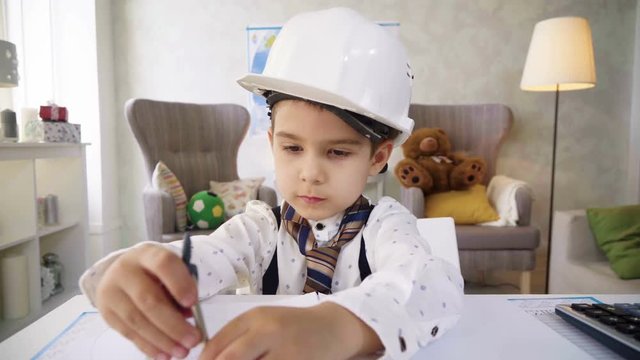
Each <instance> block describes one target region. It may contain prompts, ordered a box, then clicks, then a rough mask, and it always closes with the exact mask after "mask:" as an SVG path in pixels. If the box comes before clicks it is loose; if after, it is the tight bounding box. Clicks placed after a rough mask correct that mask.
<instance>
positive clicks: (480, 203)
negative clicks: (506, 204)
mask: <svg viewBox="0 0 640 360" xmlns="http://www.w3.org/2000/svg"><path fill="white" fill-rule="evenodd" d="M424 216H425V217H427V218H432V217H452V218H453V221H454V222H455V223H456V225H464V224H478V223H482V222H487V221H494V220H498V219H499V218H500V217H499V216H498V213H496V211H495V210H494V209H493V207H491V204H489V199H488V198H487V191H486V188H485V187H484V186H483V185H479V184H478V185H474V186H472V187H471V188H470V189H468V190H459V191H447V192H441V193H435V194H432V195H429V196H427V197H426V198H425V205H424Z"/></svg>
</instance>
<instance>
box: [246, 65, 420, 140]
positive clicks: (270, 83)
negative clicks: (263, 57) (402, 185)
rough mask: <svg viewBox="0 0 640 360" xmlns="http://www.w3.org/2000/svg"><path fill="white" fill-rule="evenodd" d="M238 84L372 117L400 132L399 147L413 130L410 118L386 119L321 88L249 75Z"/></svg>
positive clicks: (397, 138) (261, 92)
mask: <svg viewBox="0 0 640 360" xmlns="http://www.w3.org/2000/svg"><path fill="white" fill-rule="evenodd" d="M238 84H240V86H242V87H243V88H245V89H247V90H249V91H251V92H252V93H255V94H258V95H263V94H264V92H265V91H276V92H280V93H284V94H288V95H293V96H296V97H299V98H303V99H307V100H311V101H315V102H319V103H322V104H327V105H332V106H335V107H338V108H340V109H344V110H348V111H351V112H354V113H357V114H361V115H364V116H367V117H370V118H372V119H374V120H376V121H379V122H381V123H383V124H385V125H387V126H390V127H392V128H394V129H396V130H398V131H399V132H400V133H399V134H398V136H397V137H396V138H395V139H394V140H393V143H394V146H399V145H401V144H402V143H404V142H405V140H406V139H407V138H408V137H409V134H411V131H412V130H413V123H414V122H413V120H412V119H411V118H409V117H404V118H402V119H393V120H391V119H386V118H385V117H384V116H381V115H379V114H374V113H371V112H370V111H368V110H367V109H364V108H362V107H361V106H358V105H357V104H356V103H355V102H353V101H349V100H348V99H345V98H344V97H341V96H337V95H335V94H333V93H331V92H328V91H326V90H323V89H320V88H316V87H312V86H309V85H305V84H300V83H296V82H294V81H289V80H283V79H279V78H275V77H270V76H266V75H262V74H253V73H249V74H246V75H245V76H243V77H242V78H240V79H238Z"/></svg>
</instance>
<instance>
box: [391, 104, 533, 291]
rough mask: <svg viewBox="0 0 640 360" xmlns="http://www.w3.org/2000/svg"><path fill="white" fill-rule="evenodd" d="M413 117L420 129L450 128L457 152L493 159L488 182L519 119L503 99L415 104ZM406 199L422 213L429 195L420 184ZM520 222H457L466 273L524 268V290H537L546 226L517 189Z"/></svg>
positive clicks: (489, 162)
mask: <svg viewBox="0 0 640 360" xmlns="http://www.w3.org/2000/svg"><path fill="white" fill-rule="evenodd" d="M409 117H410V118H412V119H414V120H415V122H416V125H415V128H416V129H418V128H421V127H439V128H442V129H443V130H444V131H446V132H447V134H448V135H449V138H450V139H451V143H452V144H453V146H454V148H455V149H456V151H466V152H469V153H471V154H474V155H478V156H481V157H483V158H484V159H485V160H486V162H487V175H486V176H485V179H484V185H487V184H488V183H489V181H490V180H491V178H492V177H493V176H494V175H495V173H496V162H497V157H498V151H499V150H500V146H501V145H502V142H503V141H504V138H505V137H506V135H507V134H508V133H509V130H510V129H511V126H512V124H513V114H512V113H511V110H510V109H509V108H508V107H506V106H504V105H500V104H482V105H421V104H411V107H410V109H409ZM400 197H401V202H402V203H403V204H404V205H405V206H406V207H407V208H408V209H409V210H411V211H412V212H413V214H414V215H415V216H416V217H418V218H420V217H423V216H424V196H423V194H422V190H421V189H419V188H404V187H401V190H400ZM516 202H517V208H518V214H519V221H518V222H517V225H518V226H515V227H490V226H476V225H456V236H457V238H458V250H459V253H460V266H461V270H462V273H463V275H464V274H472V273H474V272H476V273H477V272H480V273H481V274H484V272H485V271H490V270H514V271H520V272H521V276H520V291H521V292H522V293H529V292H530V291H531V271H532V270H533V269H534V268H535V263H536V262H535V250H536V248H537V247H538V244H539V243H540V231H539V230H538V229H537V228H535V227H533V226H531V224H530V220H531V203H532V199H531V196H530V194H529V192H527V191H526V190H519V191H518V192H517V193H516Z"/></svg>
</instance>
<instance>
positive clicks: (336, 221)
mask: <svg viewBox="0 0 640 360" xmlns="http://www.w3.org/2000/svg"><path fill="white" fill-rule="evenodd" d="M343 216H344V211H342V212H339V213H337V214H335V215H333V216H331V217H328V218H326V219H322V220H317V221H316V220H307V221H308V222H309V225H310V226H311V229H312V231H313V236H315V238H316V241H317V242H327V241H329V240H331V239H333V237H334V236H336V234H337V233H338V230H339V229H340V223H341V222H342V217H343Z"/></svg>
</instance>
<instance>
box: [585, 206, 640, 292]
mask: <svg viewBox="0 0 640 360" xmlns="http://www.w3.org/2000/svg"><path fill="white" fill-rule="evenodd" d="M587 219H589V227H590V228H591V231H592V232H593V235H594V237H595V238H596V242H597V244H598V246H599V247H600V248H601V249H602V251H604V253H605V254H606V256H607V259H609V263H610V264H611V268H612V269H613V271H614V272H615V273H616V274H617V275H618V276H619V277H620V278H621V279H638V278H640V205H630V206H620V207H612V208H597V209H596V208H593V209H587Z"/></svg>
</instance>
